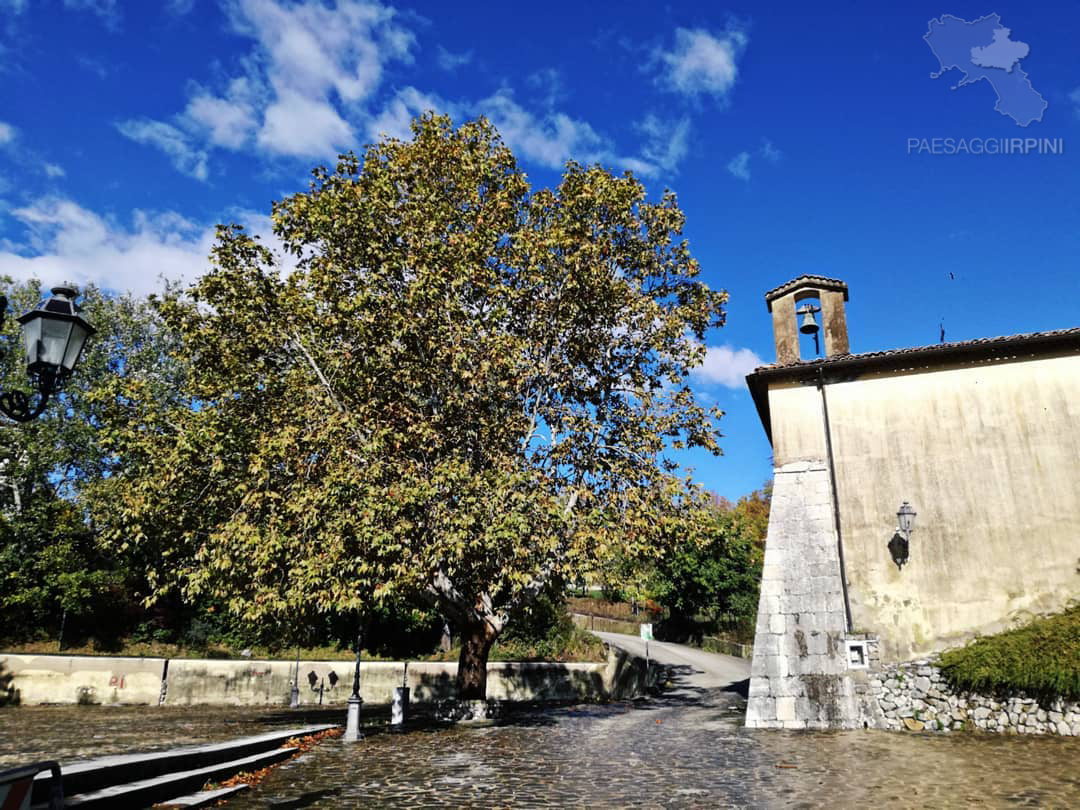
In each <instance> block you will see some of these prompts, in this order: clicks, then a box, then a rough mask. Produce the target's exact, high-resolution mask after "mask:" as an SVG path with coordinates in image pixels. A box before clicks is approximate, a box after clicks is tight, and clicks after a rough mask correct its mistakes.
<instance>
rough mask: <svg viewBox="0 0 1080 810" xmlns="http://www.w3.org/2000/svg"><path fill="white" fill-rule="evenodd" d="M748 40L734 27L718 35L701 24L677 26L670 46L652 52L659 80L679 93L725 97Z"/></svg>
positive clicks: (734, 79) (735, 77)
mask: <svg viewBox="0 0 1080 810" xmlns="http://www.w3.org/2000/svg"><path fill="white" fill-rule="evenodd" d="M748 42H749V39H748V38H747V36H746V33H745V32H743V31H741V30H739V29H737V28H729V29H728V30H727V31H726V32H725V33H723V34H721V35H720V36H714V35H713V34H710V33H709V32H708V31H706V30H704V29H702V28H695V29H689V28H677V29H675V46H674V48H673V49H672V50H671V51H662V50H657V51H655V52H654V58H655V59H656V61H658V62H659V63H660V64H661V66H662V67H663V71H664V72H663V75H662V76H661V77H660V81H661V84H662V85H663V86H665V87H667V88H668V89H670V90H674V91H675V92H678V93H682V94H683V95H687V96H695V97H696V96H699V95H711V96H713V97H715V98H717V99H719V100H721V101H726V100H727V96H728V94H729V93H730V92H731V88H732V87H733V86H734V84H735V81H736V79H737V78H738V75H739V66H738V62H739V58H740V57H741V56H742V54H743V51H744V50H746V45H747V43H748Z"/></svg>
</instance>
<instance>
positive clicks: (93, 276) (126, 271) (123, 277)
mask: <svg viewBox="0 0 1080 810" xmlns="http://www.w3.org/2000/svg"><path fill="white" fill-rule="evenodd" d="M10 213H11V216H13V217H14V218H15V219H17V220H18V221H19V222H21V223H22V224H23V225H24V226H25V227H26V230H27V237H26V240H25V243H24V244H22V245H18V246H16V245H12V244H11V243H10V242H8V243H5V244H4V245H3V246H2V247H0V275H10V276H12V277H13V278H16V279H20V280H21V279H27V278H38V279H40V280H41V281H42V282H43V283H44V284H45V285H53V284H58V283H60V282H63V281H70V282H73V283H75V284H78V285H80V286H82V285H86V284H88V283H90V282H93V283H94V284H97V285H99V286H101V287H105V288H107V289H111V290H121V291H122V290H130V291H131V292H134V293H136V294H139V295H142V294H146V293H149V292H153V291H155V290H159V289H160V286H161V285H160V279H161V278H166V279H170V280H188V281H191V280H193V279H195V278H196V277H197V276H199V275H200V274H202V273H204V272H205V271H206V270H207V269H208V267H209V260H208V259H207V256H208V255H209V253H210V248H211V246H212V245H213V241H214V233H215V229H214V226H212V225H200V224H197V223H194V222H192V221H191V220H189V219H187V218H185V217H183V216H181V215H179V214H177V213H175V212H171V211H169V212H164V213H148V212H144V211H135V212H133V214H132V224H131V226H130V227H126V226H123V225H120V224H117V223H115V222H113V221H110V220H106V219H103V218H102V217H100V216H98V215H97V214H95V213H94V212H92V211H89V210H87V209H85V208H83V207H81V206H80V205H78V204H77V203H75V202H72V201H71V200H68V199H64V198H59V197H47V198H42V199H39V200H36V201H35V202H34V203H32V204H31V205H29V206H26V207H24V208H18V209H15V210H13V211H11V212H10ZM233 217H234V219H235V220H236V221H238V222H240V223H241V224H243V225H245V226H246V227H247V228H248V230H249V231H250V232H252V233H257V234H260V235H262V241H263V243H264V244H266V245H267V246H268V247H271V249H274V248H277V251H276V252H277V253H278V255H279V256H281V255H282V253H281V251H280V246H279V245H278V243H277V242H276V240H274V239H273V237H272V234H270V220H269V217H266V216H263V215H261V214H256V213H254V212H250V211H238V212H234V214H233Z"/></svg>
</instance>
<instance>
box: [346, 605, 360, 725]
mask: <svg viewBox="0 0 1080 810" xmlns="http://www.w3.org/2000/svg"><path fill="white" fill-rule="evenodd" d="M363 643H364V629H363V627H362V626H361V628H360V630H359V631H358V632H357V634H356V669H355V671H354V672H353V683H352V696H351V697H350V698H349V700H348V707H349V708H348V710H347V712H346V714H345V740H346V742H355V741H356V740H360V739H363V737H364V735H363V734H362V733H361V732H360V706H361V705H362V704H363V702H364V700H363V698H361V697H360V645H361V644H363Z"/></svg>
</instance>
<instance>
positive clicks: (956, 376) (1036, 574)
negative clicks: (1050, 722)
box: [769, 355, 1080, 661]
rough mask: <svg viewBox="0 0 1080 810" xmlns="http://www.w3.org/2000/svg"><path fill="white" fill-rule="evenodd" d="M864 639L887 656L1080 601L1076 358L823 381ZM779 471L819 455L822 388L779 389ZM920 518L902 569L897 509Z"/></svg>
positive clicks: (855, 610) (773, 404)
mask: <svg viewBox="0 0 1080 810" xmlns="http://www.w3.org/2000/svg"><path fill="white" fill-rule="evenodd" d="M826 393H827V395H828V403H829V417H830V423H831V430H832V443H833V452H834V458H835V462H836V477H837V490H838V494H839V501H840V512H841V532H842V536H843V545H844V556H845V562H846V569H847V577H848V580H849V596H850V600H851V607H852V616H853V621H854V624H855V630H856V631H865V632H872V633H877V634H880V636H881V640H882V657H883V659H884V660H886V661H890V660H892V661H897V660H907V659H910V658H913V657H916V656H918V655H921V654H924V653H927V652H931V651H934V650H940V649H943V648H946V647H950V646H955V645H956V644H959V643H961V642H963V641H966V640H967V639H969V638H971V637H972V635H973V634H975V633H991V632H996V631H998V630H1000V629H1003V628H1005V627H1007V626H1010V625H1011V624H1012V623H1014V622H1016V621H1018V620H1022V619H1024V618H1026V617H1029V616H1031V615H1033V614H1038V613H1043V612H1049V611H1056V610H1060V609H1061V608H1063V607H1064V606H1066V605H1067V604H1068V603H1069V602H1070V600H1076V599H1078V598H1080V356H1076V355H1072V356H1062V357H1055V358H1044V359H1026V360H1019V361H1013V362H996V363H981V364H971V365H968V366H955V367H950V368H941V369H937V370H932V369H918V370H914V371H912V372H909V373H890V374H877V375H870V376H864V377H863V378H861V379H858V380H855V381H851V382H845V383H836V384H831V385H828V386H827V387H826ZM769 401H770V410H771V413H772V422H773V439H774V450H775V454H776V463H777V465H778V466H779V465H782V464H784V463H787V462H789V461H792V460H798V459H802V458H813V457H817V458H823V457H824V452H823V448H822V447H821V445H822V442H823V432H822V428H821V425H822V421H821V400H820V394H819V393H818V391H817V389H816V388H815V387H813V386H798V387H788V388H778V389H774V390H772V391H771V392H770V398H769ZM905 500H906V501H910V502H911V504H912V505H913V506H914V508H915V509H916V511H917V512H918V517H917V519H916V524H915V531H914V533H913V535H912V538H911V555H910V560H909V562H908V564H907V565H905V566H904V567H903V569H902V570H899V569H898V568H897V566H896V565H895V564H894V563H893V561H892V559H891V557H890V555H889V552H888V549H887V543H888V542H889V539H890V538H891V537H892V535H893V532H894V530H895V528H896V510H897V508H898V507H899V506H900V503H901V502H902V501H905Z"/></svg>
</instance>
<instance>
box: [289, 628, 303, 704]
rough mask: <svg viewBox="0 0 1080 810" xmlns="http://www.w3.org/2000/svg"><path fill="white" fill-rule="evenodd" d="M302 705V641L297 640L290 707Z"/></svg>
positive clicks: (290, 691)
mask: <svg viewBox="0 0 1080 810" xmlns="http://www.w3.org/2000/svg"><path fill="white" fill-rule="evenodd" d="M299 707H300V642H299V641H298V642H296V670H295V671H294V672H293V682H292V689H290V690H289V708H290V709H297V708H299Z"/></svg>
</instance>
